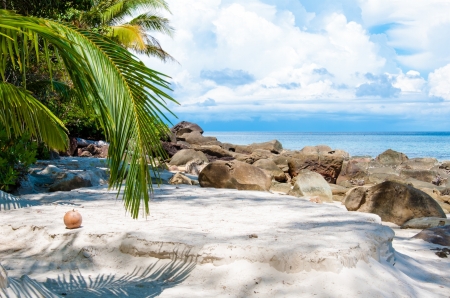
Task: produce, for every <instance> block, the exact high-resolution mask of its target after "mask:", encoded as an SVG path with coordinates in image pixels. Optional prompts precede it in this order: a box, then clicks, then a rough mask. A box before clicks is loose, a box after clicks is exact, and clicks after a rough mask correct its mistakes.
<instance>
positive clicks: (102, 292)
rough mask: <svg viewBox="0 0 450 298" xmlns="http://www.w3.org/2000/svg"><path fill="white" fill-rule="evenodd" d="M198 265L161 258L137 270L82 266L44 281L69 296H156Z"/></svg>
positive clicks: (179, 280) (184, 277) (182, 279)
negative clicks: (85, 270) (93, 271)
mask: <svg viewBox="0 0 450 298" xmlns="http://www.w3.org/2000/svg"><path fill="white" fill-rule="evenodd" d="M194 268H195V263H186V262H183V261H178V260H173V261H170V262H169V263H167V262H164V261H163V260H158V261H156V262H155V263H154V264H152V265H150V266H149V267H147V268H145V269H144V268H135V269H134V270H133V272H131V273H129V274H127V275H123V276H117V275H115V274H99V275H97V276H95V277H94V276H92V275H87V276H86V274H85V275H83V274H82V273H81V272H80V271H79V270H78V271H77V272H76V273H71V274H69V275H65V274H62V275H59V276H58V277H57V278H56V279H50V278H48V279H47V281H46V282H44V283H43V284H44V285H45V286H46V287H47V288H48V289H50V290H51V291H52V292H54V293H56V294H58V295H63V296H65V297H156V296H158V295H160V294H161V293H162V292H163V291H164V290H165V289H168V288H172V287H175V286H177V285H178V284H180V283H181V282H183V281H184V280H185V279H186V278H187V277H188V276H189V274H190V272H191V271H192V270H193V269H194Z"/></svg>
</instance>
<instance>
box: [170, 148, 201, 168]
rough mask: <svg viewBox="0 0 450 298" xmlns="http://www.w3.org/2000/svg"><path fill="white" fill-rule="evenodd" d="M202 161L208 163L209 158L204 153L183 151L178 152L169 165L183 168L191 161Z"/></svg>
mask: <svg viewBox="0 0 450 298" xmlns="http://www.w3.org/2000/svg"><path fill="white" fill-rule="evenodd" d="M194 159H200V160H203V161H205V162H208V158H207V157H206V155H205V154H204V153H203V152H200V151H195V150H194V149H183V150H180V151H178V152H177V153H176V154H175V155H174V156H173V157H172V159H171V160H170V162H169V165H174V166H183V165H185V164H187V163H188V162H189V161H191V160H194Z"/></svg>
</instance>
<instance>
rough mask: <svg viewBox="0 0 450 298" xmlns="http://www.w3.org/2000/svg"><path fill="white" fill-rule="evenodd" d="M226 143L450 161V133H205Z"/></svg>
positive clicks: (354, 154) (353, 154)
mask: <svg viewBox="0 0 450 298" xmlns="http://www.w3.org/2000/svg"><path fill="white" fill-rule="evenodd" d="M204 135H205V136H215V137H217V139H218V140H219V141H221V142H223V143H232V144H237V145H245V144H250V143H260V142H266V141H270V140H273V139H276V140H278V141H280V142H281V144H283V148H285V149H290V150H300V149H302V148H303V147H305V146H315V145H321V144H324V145H328V146H330V147H331V148H333V149H342V150H345V151H347V152H349V153H350V155H352V156H361V155H365V156H372V157H375V156H377V155H378V154H380V153H382V152H383V151H385V150H387V149H393V150H395V151H400V152H403V153H405V154H406V155H407V156H408V157H409V158H414V157H435V158H437V159H438V160H440V161H442V160H450V132H382V133H381V132H380V133H376V132H372V133H358V132H356V133H348V132H346V133H314V132H311V133H309V132H223V131H221V132H214V131H211V132H205V133H204Z"/></svg>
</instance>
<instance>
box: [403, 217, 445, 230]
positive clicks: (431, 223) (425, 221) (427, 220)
mask: <svg viewBox="0 0 450 298" xmlns="http://www.w3.org/2000/svg"><path fill="white" fill-rule="evenodd" d="M447 225H450V219H443V218H439V217H422V218H413V219H411V220H408V221H407V222H405V223H404V224H403V225H402V226H401V227H400V228H401V229H429V228H435V227H440V226H447Z"/></svg>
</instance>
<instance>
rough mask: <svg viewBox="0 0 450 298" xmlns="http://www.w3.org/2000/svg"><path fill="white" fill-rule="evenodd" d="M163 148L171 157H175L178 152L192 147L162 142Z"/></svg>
mask: <svg viewBox="0 0 450 298" xmlns="http://www.w3.org/2000/svg"><path fill="white" fill-rule="evenodd" d="M161 146H162V148H163V149H164V151H166V153H167V155H168V156H169V157H173V156H174V155H175V154H176V153H177V152H178V151H180V150H183V149H189V148H190V146H186V145H184V144H180V143H178V142H177V143H169V142H161Z"/></svg>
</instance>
